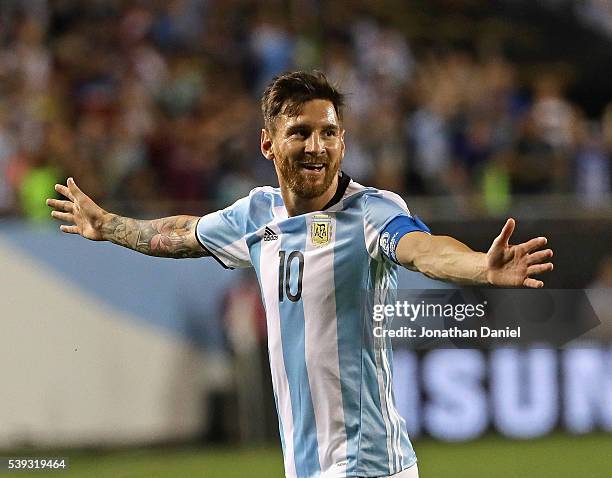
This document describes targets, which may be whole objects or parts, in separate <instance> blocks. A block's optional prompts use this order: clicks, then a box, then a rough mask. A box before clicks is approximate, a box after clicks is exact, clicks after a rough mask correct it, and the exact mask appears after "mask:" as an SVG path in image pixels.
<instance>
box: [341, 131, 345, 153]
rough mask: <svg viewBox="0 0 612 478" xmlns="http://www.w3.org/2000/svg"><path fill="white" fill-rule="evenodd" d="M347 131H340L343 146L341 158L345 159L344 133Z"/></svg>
mask: <svg viewBox="0 0 612 478" xmlns="http://www.w3.org/2000/svg"><path fill="white" fill-rule="evenodd" d="M345 131H346V130H345V129H341V130H340V143H341V144H342V152H341V156H340V157H341V158H344V149H345V144H344V132H345Z"/></svg>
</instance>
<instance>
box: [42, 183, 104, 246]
mask: <svg viewBox="0 0 612 478" xmlns="http://www.w3.org/2000/svg"><path fill="white" fill-rule="evenodd" d="M66 184H67V185H66V186H64V185H63V184H56V185H55V190H56V191H57V192H58V193H60V194H61V195H63V196H64V197H65V198H67V200H59V199H47V206H51V207H52V208H53V209H54V210H53V211H52V212H51V216H53V217H54V218H55V219H58V220H60V221H65V222H67V223H68V225H66V224H62V225H61V226H60V230H61V231H63V232H66V233H68V234H80V235H81V236H83V237H84V238H86V239H91V240H92V241H102V240H103V237H102V228H101V226H102V219H103V218H104V215H105V214H107V213H106V211H105V210H104V209H102V208H101V207H100V206H98V205H97V204H96V203H95V202H93V201H92V200H91V198H90V197H89V196H87V195H86V194H85V193H84V192H83V191H81V190H80V189H79V187H78V186H77V185H76V183H75V182H74V179H72V178H68V181H67V183H66Z"/></svg>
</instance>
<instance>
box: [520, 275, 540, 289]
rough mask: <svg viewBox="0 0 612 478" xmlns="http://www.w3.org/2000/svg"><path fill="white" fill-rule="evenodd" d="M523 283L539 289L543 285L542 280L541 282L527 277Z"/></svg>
mask: <svg viewBox="0 0 612 478" xmlns="http://www.w3.org/2000/svg"><path fill="white" fill-rule="evenodd" d="M523 285H524V286H525V287H530V288H531V289H541V288H542V287H544V282H542V281H541V280H537V279H532V278H530V277H528V278H527V279H525V281H524V282H523Z"/></svg>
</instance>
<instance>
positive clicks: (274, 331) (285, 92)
mask: <svg viewBox="0 0 612 478" xmlns="http://www.w3.org/2000/svg"><path fill="white" fill-rule="evenodd" d="M342 103H343V97H342V95H341V94H340V93H339V92H338V91H337V90H336V89H335V88H334V87H333V86H331V85H330V84H329V83H328V82H327V80H326V78H325V77H324V76H323V75H322V74H321V73H318V72H314V73H307V72H301V71H300V72H293V73H288V74H285V75H282V76H280V77H277V78H275V79H274V80H273V81H272V82H271V83H270V85H269V86H268V88H267V89H266V91H265V93H264V96H263V98H262V112H263V116H264V122H265V127H264V129H263V130H262V132H261V151H262V153H263V155H264V156H265V157H266V158H267V159H268V160H270V161H273V162H274V166H275V168H276V173H277V175H278V181H279V185H280V188H273V187H269V186H265V187H260V188H255V189H254V190H253V191H251V193H250V194H249V196H248V197H245V198H243V199H240V200H238V201H237V202H236V203H235V204H233V205H231V206H229V207H228V208H226V209H224V210H222V211H217V212H214V213H212V214H208V215H205V216H203V217H201V218H198V217H192V216H174V217H169V218H163V219H156V220H135V219H130V218H124V217H120V216H117V215H115V214H112V213H109V212H106V211H104V210H103V209H101V208H100V207H99V206H97V205H96V204H95V203H94V202H93V201H92V200H91V199H90V198H89V197H88V196H86V195H85V194H84V193H83V192H82V191H81V190H80V189H79V188H78V187H77V185H76V184H75V182H74V180H72V179H69V180H68V184H67V186H64V185H59V184H58V185H56V190H57V191H58V192H60V193H61V194H62V195H64V196H65V197H66V200H56V199H49V200H48V204H49V205H50V206H52V207H53V208H54V209H55V210H54V211H53V212H52V215H53V217H55V218H57V219H59V220H63V221H66V222H68V223H69V224H67V225H61V226H60V228H61V230H62V231H64V232H67V233H71V234H80V235H81V236H83V237H85V238H88V239H92V240H107V241H112V242H114V243H116V244H119V245H121V246H125V247H128V248H131V249H134V250H136V251H138V252H142V253H144V254H149V255H153V256H161V257H174V258H184V257H203V256H213V257H214V258H215V259H217V260H218V261H219V262H220V263H221V264H222V265H223V266H224V267H226V268H238V267H254V268H255V271H256V273H257V277H258V280H259V284H260V287H261V292H262V298H263V302H264V305H265V309H266V315H267V324H268V350H269V356H270V367H271V371H272V382H273V387H274V396H275V399H276V406H277V411H278V419H279V429H280V436H281V442H282V446H283V454H284V463H285V473H286V476H287V477H297V478H311V477H387V476H393V477H396V478H400V477H401V478H408V477H410V478H414V477H417V476H418V470H417V465H416V457H415V454H414V451H413V449H412V445H411V443H410V441H409V439H408V435H407V433H406V426H405V423H404V420H403V419H402V418H401V417H400V416H399V414H398V412H397V410H396V408H395V404H394V397H393V393H392V390H393V386H392V373H391V370H392V353H391V348H390V347H388V343H386V342H384V340H385V339H379V338H376V337H374V335H373V324H372V323H371V318H368V316H367V315H365V314H363V313H362V310H361V308H360V304H361V293H362V291H363V290H379V291H382V293H383V294H384V293H385V292H389V291H390V290H391V289H393V287H395V285H396V283H397V269H398V266H403V267H406V268H409V269H412V270H417V271H420V272H422V273H424V274H426V275H427V276H429V277H432V278H435V279H441V280H446V281H451V282H455V283H460V284H472V285H479V284H482V285H484V284H493V285H496V286H508V287H515V286H525V287H536V288H537V287H542V286H543V283H542V282H541V281H539V280H537V279H535V278H533V277H532V276H533V275H536V274H539V273H542V272H545V271H550V270H552V267H553V266H552V263H550V262H549V260H550V258H551V257H552V251H551V250H550V249H545V250H542V248H543V247H544V246H545V244H546V239H545V238H543V237H539V238H535V239H532V240H530V241H528V242H526V243H523V244H518V245H510V244H509V239H510V236H511V234H512V232H513V230H514V221H513V220H512V219H509V220H508V221H507V222H506V224H505V225H504V227H503V228H502V231H501V233H500V235H499V236H498V237H497V238H495V239H494V240H493V243H492V245H491V248H490V249H489V251H488V252H487V253H486V254H485V253H480V252H474V251H472V250H471V249H470V248H469V247H467V246H466V245H464V244H462V243H461V242H459V241H457V240H455V239H453V238H451V237H446V236H435V235H432V234H430V231H429V229H428V228H427V226H425V224H423V222H421V221H420V220H419V219H418V218H416V217H414V216H412V215H411V214H410V212H409V210H408V208H407V206H406V203H405V202H404V201H403V200H402V199H401V198H400V197H399V196H397V195H396V194H394V193H391V192H388V191H382V190H378V189H375V188H370V187H365V186H362V185H360V184H358V183H356V182H355V181H353V180H351V179H350V178H349V177H348V176H347V175H346V174H344V173H342V172H341V171H340V164H341V162H342V159H343V157H344V149H345V146H344V129H343V128H342Z"/></svg>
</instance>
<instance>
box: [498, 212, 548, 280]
mask: <svg viewBox="0 0 612 478" xmlns="http://www.w3.org/2000/svg"><path fill="white" fill-rule="evenodd" d="M514 227H515V222H514V219H508V220H507V221H506V224H505V225H504V227H503V228H502V230H501V232H500V234H499V236H497V237H496V238H495V240H494V241H493V244H491V248H490V249H489V252H487V280H488V281H489V282H490V283H491V284H493V285H496V286H501V287H521V286H524V287H532V288H540V287H544V282H542V281H541V280H537V279H533V278H532V277H531V276H533V275H537V274H541V273H543V272H548V271H552V270H553V264H552V262H550V258H551V257H552V256H553V251H552V250H551V249H542V248H543V247H544V246H546V243H547V240H546V238H545V237H536V238H534V239H531V240H529V241H527V242H524V243H522V244H517V245H510V244H509V242H508V241H509V240H510V236H512V233H513V232H514Z"/></svg>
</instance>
